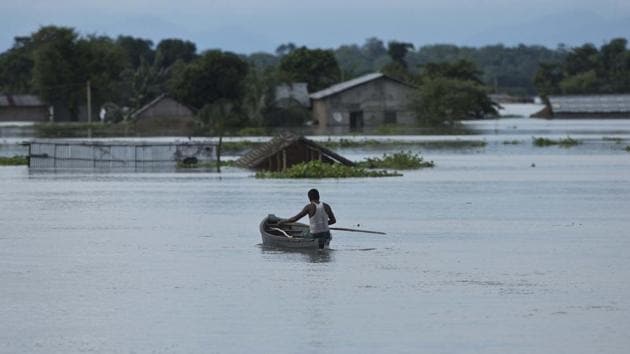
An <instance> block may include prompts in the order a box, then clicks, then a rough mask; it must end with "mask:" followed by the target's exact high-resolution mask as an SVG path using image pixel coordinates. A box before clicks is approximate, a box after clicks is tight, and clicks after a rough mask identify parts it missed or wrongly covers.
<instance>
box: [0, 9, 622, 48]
mask: <svg viewBox="0 0 630 354" xmlns="http://www.w3.org/2000/svg"><path fill="white" fill-rule="evenodd" d="M42 25H59V26H70V27H74V28H76V29H77V30H78V31H79V32H80V33H82V34H105V35H109V36H117V35H120V34H125V35H133V36H137V37H142V38H148V39H151V40H153V41H154V42H155V43H157V42H159V40H161V39H164V38H183V39H188V40H191V41H193V42H195V43H196V44H197V47H198V49H199V50H204V49H214V48H220V49H223V50H230V51H234V52H239V53H252V52H257V51H267V52H273V51H274V50H275V48H276V47H277V46H278V45H280V44H282V43H287V42H293V43H295V44H297V45H306V46H308V47H320V48H334V47H338V46H339V45H342V44H361V43H363V42H364V40H365V39H366V38H369V37H378V38H381V39H383V40H385V41H387V40H400V41H406V42H411V43H413V44H414V45H416V46H422V45H426V44H436V43H451V44H457V45H469V46H482V45H489V44H496V43H503V44H506V45H516V44H519V43H524V44H540V45H545V46H548V47H552V48H553V47H556V46H557V45H558V44H559V43H564V44H566V45H568V46H576V45H581V44H583V43H585V42H591V43H594V44H596V45H601V44H602V43H603V42H605V41H607V40H610V39H611V38H615V37H626V38H629V37H630V0H623V1H622V0H598V1H595V0H590V1H587V0H573V1H569V0H527V1H522V0H521V1H516V0H439V1H438V0H430V1H426V0H388V1H377V0H318V1H312V0H311V1H299V0H293V1H290V0H259V1H256V0H231V1H228V0H177V1H173V0H168V1H167V0H151V1H149V0H108V1H98V0H93V1H86V0H81V1H79V0H55V1H50V0H17V1H16V0H13V1H9V0H0V51H4V50H6V49H7V48H9V47H10V46H11V45H12V43H13V37H15V36H20V35H28V34H30V33H32V32H34V31H36V30H37V28H39V27H40V26H42Z"/></svg>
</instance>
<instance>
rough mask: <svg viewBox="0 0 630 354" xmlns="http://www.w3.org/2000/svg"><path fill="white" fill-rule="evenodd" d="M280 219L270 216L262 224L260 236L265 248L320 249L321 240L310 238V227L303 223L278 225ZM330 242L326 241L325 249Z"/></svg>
mask: <svg viewBox="0 0 630 354" xmlns="http://www.w3.org/2000/svg"><path fill="white" fill-rule="evenodd" d="M279 220H280V218H279V217H277V216H275V215H273V214H269V215H267V217H265V218H264V219H263V220H262V221H261V222H260V235H261V237H262V243H263V246H266V247H276V248H284V249H296V250H298V249H299V250H317V249H320V247H319V246H320V245H319V241H320V240H319V239H315V238H311V237H309V236H308V235H309V226H308V225H306V224H302V223H288V224H282V225H278V221H279ZM329 244H330V240H326V241H325V244H324V245H323V246H324V247H323V248H324V249H326V248H328V246H329Z"/></svg>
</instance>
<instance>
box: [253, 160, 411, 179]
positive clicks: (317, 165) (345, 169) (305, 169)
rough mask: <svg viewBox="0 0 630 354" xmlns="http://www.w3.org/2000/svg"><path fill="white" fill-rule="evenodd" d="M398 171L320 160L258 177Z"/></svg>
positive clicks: (372, 174) (365, 174)
mask: <svg viewBox="0 0 630 354" xmlns="http://www.w3.org/2000/svg"><path fill="white" fill-rule="evenodd" d="M394 176H402V175H401V174H400V173H397V172H389V171H385V170H380V171H374V170H368V169H366V168H363V167H359V166H345V165H341V164H327V163H324V162H321V161H318V160H315V161H309V162H303V163H299V164H296V165H293V166H291V167H289V168H287V169H286V170H284V171H279V172H269V171H260V172H256V178H352V177H394Z"/></svg>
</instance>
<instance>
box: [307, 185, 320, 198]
mask: <svg viewBox="0 0 630 354" xmlns="http://www.w3.org/2000/svg"><path fill="white" fill-rule="evenodd" d="M308 200H319V192H318V191H317V189H315V188H313V189H311V190H310V191H308Z"/></svg>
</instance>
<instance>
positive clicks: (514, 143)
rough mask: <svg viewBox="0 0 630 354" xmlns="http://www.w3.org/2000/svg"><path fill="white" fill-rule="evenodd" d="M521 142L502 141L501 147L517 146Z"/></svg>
mask: <svg viewBox="0 0 630 354" xmlns="http://www.w3.org/2000/svg"><path fill="white" fill-rule="evenodd" d="M520 143H521V142H520V141H518V140H504V141H503V145H518V144H520Z"/></svg>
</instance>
